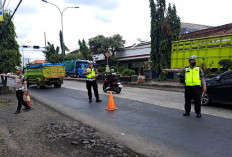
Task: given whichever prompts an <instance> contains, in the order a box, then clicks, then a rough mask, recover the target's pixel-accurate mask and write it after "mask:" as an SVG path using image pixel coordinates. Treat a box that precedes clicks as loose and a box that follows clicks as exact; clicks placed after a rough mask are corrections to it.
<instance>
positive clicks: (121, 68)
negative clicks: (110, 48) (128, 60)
mask: <svg viewBox="0 0 232 157" xmlns="http://www.w3.org/2000/svg"><path fill="white" fill-rule="evenodd" d="M125 69H126V68H125V67H124V66H120V67H119V69H118V70H119V72H121V73H122V72H123V70H125Z"/></svg>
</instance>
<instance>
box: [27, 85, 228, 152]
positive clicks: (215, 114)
mask: <svg viewBox="0 0 232 157" xmlns="http://www.w3.org/2000/svg"><path fill="white" fill-rule="evenodd" d="M101 87H102V86H101V85H99V91H100V94H101V95H100V97H101V99H102V100H103V102H102V103H96V102H95V101H93V103H91V104H89V103H88V98H87V93H86V88H85V83H83V82H71V81H65V82H64V85H63V86H62V88H46V89H36V88H35V87H30V91H31V94H32V95H33V96H34V97H36V98H37V99H38V100H40V101H41V102H43V103H46V104H48V105H49V106H51V107H52V108H55V109H56V110H59V111H60V112H61V113H63V114H66V115H69V116H70V117H73V118H75V119H77V120H79V121H81V122H83V123H85V124H88V125H91V126H93V127H95V128H97V129H98V130H100V131H102V132H104V133H105V134H106V136H110V137H112V138H114V139H116V140H118V141H120V142H122V143H123V144H125V145H127V146H129V147H130V148H132V149H133V150H136V151H138V152H140V153H143V154H145V155H148V156H152V157H153V156H171V157H175V156H176V157H180V156H183V157H186V156H199V157H201V156H202V157H211V156H220V157H231V156H232V149H231V148H232V134H231V130H232V120H231V119H232V108H231V107H227V106H223V107H218V106H209V107H203V108H202V113H203V114H202V118H201V119H197V118H195V114H194V113H191V116H190V117H183V116H182V113H183V103H184V100H183V93H179V92H169V91H160V90H151V89H139V88H126V87H125V88H123V90H122V93H121V94H119V95H117V94H114V101H115V104H116V107H118V108H119V109H118V110H117V111H114V112H108V111H106V110H105V108H106V107H107V104H108V93H102V89H101Z"/></svg>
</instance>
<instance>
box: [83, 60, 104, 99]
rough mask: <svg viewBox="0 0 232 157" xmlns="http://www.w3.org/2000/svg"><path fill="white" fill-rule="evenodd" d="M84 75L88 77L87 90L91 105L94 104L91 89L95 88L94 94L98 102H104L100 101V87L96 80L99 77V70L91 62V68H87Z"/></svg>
mask: <svg viewBox="0 0 232 157" xmlns="http://www.w3.org/2000/svg"><path fill="white" fill-rule="evenodd" d="M83 74H85V75H86V77H87V80H86V88H87V90H88V96H89V103H91V102H92V91H91V87H93V90H94V94H95V97H96V102H101V101H102V100H100V99H99V94H98V86H97V81H96V78H97V76H98V70H97V69H96V68H94V67H93V62H92V61H91V62H89V68H86V69H85V71H84V72H83Z"/></svg>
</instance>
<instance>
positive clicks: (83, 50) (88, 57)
mask: <svg viewBox="0 0 232 157" xmlns="http://www.w3.org/2000/svg"><path fill="white" fill-rule="evenodd" d="M78 44H79V46H80V52H81V54H82V59H84V60H92V57H91V55H90V53H89V48H88V46H87V44H86V42H85V40H84V39H83V40H82V41H81V40H79V41H78Z"/></svg>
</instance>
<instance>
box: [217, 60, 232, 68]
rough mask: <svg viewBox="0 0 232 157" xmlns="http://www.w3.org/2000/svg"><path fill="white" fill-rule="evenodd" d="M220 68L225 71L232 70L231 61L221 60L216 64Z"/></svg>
mask: <svg viewBox="0 0 232 157" xmlns="http://www.w3.org/2000/svg"><path fill="white" fill-rule="evenodd" d="M218 64H219V65H220V66H222V67H223V68H225V69H230V68H232V60H230V59H222V60H220V61H219V62H218Z"/></svg>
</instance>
